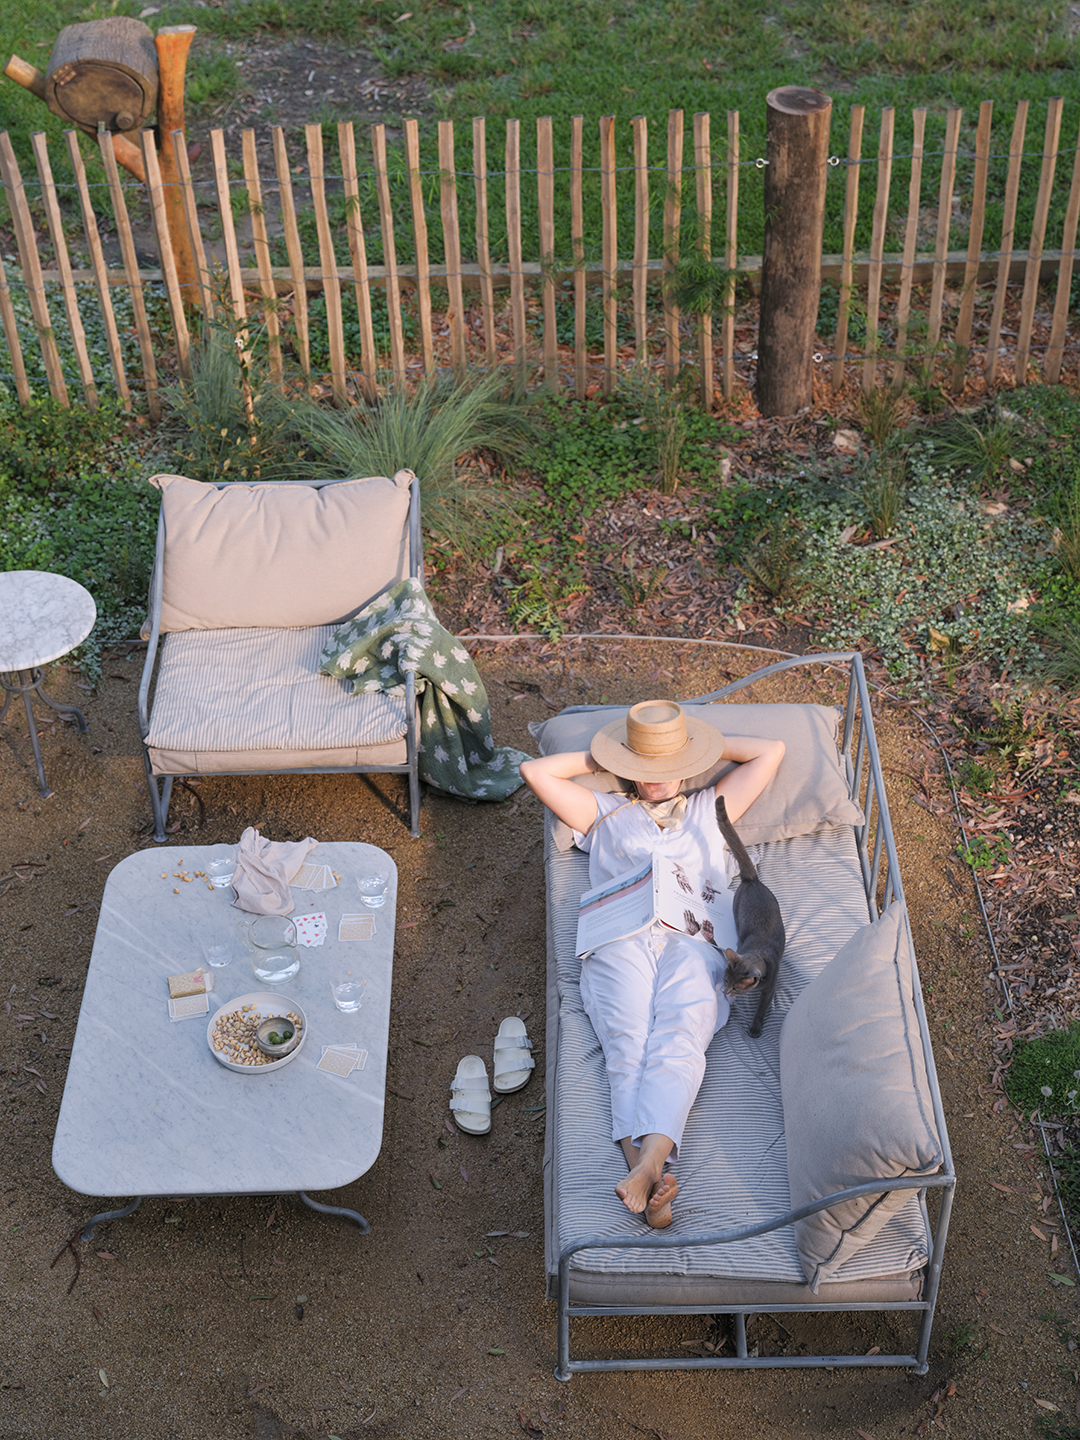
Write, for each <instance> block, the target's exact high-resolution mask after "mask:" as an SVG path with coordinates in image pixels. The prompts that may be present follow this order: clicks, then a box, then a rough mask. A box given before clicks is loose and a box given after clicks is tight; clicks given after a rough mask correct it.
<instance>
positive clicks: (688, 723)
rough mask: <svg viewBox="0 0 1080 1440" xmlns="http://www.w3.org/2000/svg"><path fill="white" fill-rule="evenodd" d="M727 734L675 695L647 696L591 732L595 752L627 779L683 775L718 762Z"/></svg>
mask: <svg viewBox="0 0 1080 1440" xmlns="http://www.w3.org/2000/svg"><path fill="white" fill-rule="evenodd" d="M723 753H724V737H723V735H721V734H720V731H719V730H717V729H716V727H715V726H714V725H709V724H708V723H707V722H706V721H704V720H695V719H692V718H689V717H687V715H686V713H685V711H684V710H683V708H682V706H681V705H677V704H676V703H675V701H674V700H643V701H642V702H641V704H640V705H633V706H631V708H630V710H629V711H628V712H627V715H626V718H625V719H624V720H616V721H614V722H613V723H612V724H611V725H605V726H604V728H603V729H602V730H600V731H598V732H597V733H596V735H594V736H593V742H592V757H593V759H594V760H595V761H596V763H597V764H598V765H602V766H603V768H604V769H605V770H610V771H611V772H612V773H613V774H615V775H620V776H622V778H623V779H624V780H685V779H687V778H688V777H689V776H691V775H700V774H701V772H702V771H703V770H707V769H708V768H709V766H710V765H715V763H716V762H717V760H719V759H720V758H721V756H722V755H723Z"/></svg>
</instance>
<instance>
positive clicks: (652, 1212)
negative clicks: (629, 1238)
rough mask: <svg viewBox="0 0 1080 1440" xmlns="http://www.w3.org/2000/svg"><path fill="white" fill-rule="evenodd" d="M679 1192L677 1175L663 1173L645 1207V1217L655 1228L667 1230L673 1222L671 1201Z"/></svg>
mask: <svg viewBox="0 0 1080 1440" xmlns="http://www.w3.org/2000/svg"><path fill="white" fill-rule="evenodd" d="M678 1193H679V1182H678V1181H677V1180H676V1179H675V1176H674V1175H661V1177H660V1179H659V1181H658V1182H657V1184H656V1187H655V1188H654V1190H653V1192H652V1194H651V1195H650V1196H649V1203H648V1205H646V1207H645V1219H646V1220H647V1221H648V1222H649V1224H650V1225H651V1226H652V1228H653V1229H654V1230H666V1229H667V1227H668V1226H669V1225H670V1224H671V1202H672V1201H673V1200H674V1199H675V1197H676V1195H678Z"/></svg>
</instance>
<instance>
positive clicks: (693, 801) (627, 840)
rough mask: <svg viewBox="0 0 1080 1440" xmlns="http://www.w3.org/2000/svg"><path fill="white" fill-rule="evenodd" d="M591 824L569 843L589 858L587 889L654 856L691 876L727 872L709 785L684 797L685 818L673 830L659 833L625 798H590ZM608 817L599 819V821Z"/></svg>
mask: <svg viewBox="0 0 1080 1440" xmlns="http://www.w3.org/2000/svg"><path fill="white" fill-rule="evenodd" d="M596 806H597V814H596V824H595V825H594V826H593V827H592V829H591V830H590V831H589V832H588V834H587V835H583V834H582V833H581V831H580V830H575V831H574V844H575V845H576V846H577V847H578V849H579V850H584V851H586V852H587V853H588V856H589V887H590V889H591V888H593V887H594V886H596V885H601V884H603V883H604V881H605V880H611V879H613V878H614V877H615V876H616V875H622V874H623V873H624V872H625V871H627V870H629V869H631V868H632V867H633V866H634V865H638V864H642V863H644V861H646V860H648V859H650V858H651V857H652V856H653V855H655V854H657V853H660V854H662V855H667V856H668V857H669V858H670V859H672V860H677V861H678V862H679V864H680V865H682V866H683V868H684V869H686V870H687V871H688V872H689V873H690V874H691V875H715V876H721V875H725V874H726V873H727V845H726V844H725V843H724V837H723V836H722V835H721V834H720V830H719V828H718V826H717V824H716V789H715V787H714V786H712V785H709V786H707V787H706V789H704V790H695V791H694V792H693V794H691V795H688V796H687V797H686V815H685V816H684V818H683V823H682V824H681V825H680V826H679V827H678V829H677V830H670V829H664V830H661V828H660V826H659V825H657V823H656V821H655V820H653V819H652V817H651V816H650V815H649V813H648V811H647V810H646V809H645V808H644V806H642V805H639V804H637V803H636V802H634V801H631V800H630V799H629V797H628V796H626V795H605V794H602V793H598V794H597V795H596ZM605 816H606V817H608V818H606V819H605V818H604V817H605Z"/></svg>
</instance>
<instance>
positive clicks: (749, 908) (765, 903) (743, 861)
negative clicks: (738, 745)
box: [716, 795, 787, 1040]
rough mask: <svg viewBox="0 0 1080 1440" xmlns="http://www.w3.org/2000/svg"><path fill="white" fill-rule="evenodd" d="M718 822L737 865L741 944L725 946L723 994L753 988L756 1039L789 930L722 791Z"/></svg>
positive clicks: (752, 1030)
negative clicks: (726, 961) (787, 930)
mask: <svg viewBox="0 0 1080 1440" xmlns="http://www.w3.org/2000/svg"><path fill="white" fill-rule="evenodd" d="M716 823H717V825H718V826H719V827H720V834H721V835H722V836H723V837H724V839H725V841H726V842H727V846H728V849H729V850H730V851H731V853H732V854H733V855H734V856H735V859H736V861H737V862H738V866H739V888H738V889H737V890H736V891H735V932H736V934H737V936H738V944H739V948H738V950H737V951H736V950H728V951H727V952H726V953H727V960H728V966H727V973H726V974H725V976H724V994H725V995H745V994H746V993H747V991H749V990H755V989H756V990H757V992H758V1004H757V1010H756V1012H755V1014H754V1022H753V1024H752V1025H751V1026H750V1030H749V1034H750V1036H751V1038H752V1039H754V1040H756V1039H757V1038H758V1036H759V1035H760V1034H761V1027H762V1025H763V1024H764V1022H765V1013H766V1011H767V1010H768V1008H769V1006H770V1005H771V1004H772V998H773V995H774V993H775V991H776V982H777V979H778V978H779V975H780V957H781V956H782V955H783V953H784V946H785V945H786V943H787V936H786V935H785V934H784V921H783V919H782V917H781V915H780V906H779V904H778V903H777V899H776V896H775V895H774V894H773V892H772V891H771V890H770V889H769V887H768V886H767V885H766V884H765V882H764V881H763V880H761V879H759V878H758V873H757V869H756V868H755V866H754V862H753V861H752V860H751V859H750V856H749V855H748V854H747V850H746V846H745V845H744V844H743V842H742V841H741V840H740V839H739V836H738V833H737V831H736V829H735V827H734V825H732V823H731V821H730V820H729V819H728V813H727V806H726V805H725V804H724V797H723V796H722V795H718V796H717V797H716Z"/></svg>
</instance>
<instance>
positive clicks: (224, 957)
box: [202, 940, 233, 970]
mask: <svg viewBox="0 0 1080 1440" xmlns="http://www.w3.org/2000/svg"><path fill="white" fill-rule="evenodd" d="M202 953H203V959H204V960H205V961H206V963H207V964H208V965H213V967H214V969H215V970H220V969H221V968H222V966H224V965H228V964H229V962H230V961H231V960H232V958H233V947H232V946H231V945H223V944H222V943H221V941H220V940H208V941H207V942H206V943H205V944H204V945H203V947H202Z"/></svg>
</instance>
